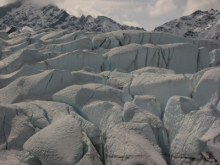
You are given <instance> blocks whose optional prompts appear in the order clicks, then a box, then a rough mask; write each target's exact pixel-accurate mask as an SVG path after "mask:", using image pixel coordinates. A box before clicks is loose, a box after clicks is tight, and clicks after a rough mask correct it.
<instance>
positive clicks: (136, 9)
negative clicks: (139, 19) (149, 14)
mask: <svg viewBox="0 0 220 165" xmlns="http://www.w3.org/2000/svg"><path fill="white" fill-rule="evenodd" d="M134 11H135V12H136V13H141V12H142V11H143V7H142V6H139V7H136V8H135V9H134Z"/></svg>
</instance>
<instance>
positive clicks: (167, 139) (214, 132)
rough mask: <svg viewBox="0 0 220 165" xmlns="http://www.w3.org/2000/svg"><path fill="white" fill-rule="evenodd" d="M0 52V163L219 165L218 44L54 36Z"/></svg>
mask: <svg viewBox="0 0 220 165" xmlns="http://www.w3.org/2000/svg"><path fill="white" fill-rule="evenodd" d="M106 26H107V25H106ZM106 28H108V27H106ZM2 35H3V36H4V35H5V34H4V33H2ZM0 43H1V46H0V50H1V51H0V73H1V74H0V164H9V165H16V164H22V165H28V164H29V165H30V164H31V165H32V164H33V165H35V164H36V165H40V164H45V165H50V164H51V165H55V164H77V165H84V164H91V165H92V164H96V165H99V164H100V165H102V164H106V165H112V164H114V165H115V164H130V165H134V164H158V165H163V164H170V165H176V164H185V165H192V164H198V165H202V164H205V165H210V164H211V163H212V162H215V163H218V164H219V163H220V160H219V159H220V158H219V155H220V154H219V153H220V152H219V149H220V147H219V130H220V121H219V118H220V103H219V98H220V92H219V91H220V89H219V87H220V85H219V79H220V68H219V67H218V65H219V64H218V63H219V47H218V46H219V43H217V42H214V41H206V40H190V39H185V38H180V37H176V36H172V35H169V34H163V33H154V32H145V31H127V30H126V31H115V32H109V33H91V32H86V31H75V32H74V31H71V30H56V29H43V30H41V31H38V32H34V33H31V34H29V35H17V36H14V35H13V37H12V35H10V36H9V38H8V39H7V38H6V39H5V38H3V37H1V38H0Z"/></svg>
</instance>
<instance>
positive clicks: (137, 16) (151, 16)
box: [0, 0, 220, 30]
mask: <svg viewBox="0 0 220 165" xmlns="http://www.w3.org/2000/svg"><path fill="white" fill-rule="evenodd" d="M9 1H13V0H0V5H1V6H2V5H4V4H7V3H8V2H9ZM29 1H34V2H37V3H41V4H42V3H45V2H46V3H49V2H54V3H55V4H57V6H59V7H60V8H62V9H65V10H67V12H68V13H69V14H71V15H75V16H77V17H80V16H81V15H82V14H84V15H92V16H93V17H97V16H99V15H104V16H108V17H110V18H112V19H113V20H115V21H117V22H118V23H121V24H127V25H132V26H138V27H143V28H145V29H146V30H153V29H154V28H155V27H157V26H159V25H162V24H164V23H165V22H168V21H171V20H173V19H176V18H180V17H181V16H183V15H188V14H191V13H192V12H194V11H196V10H204V11H207V10H210V9H211V8H213V9H215V10H220V0H29Z"/></svg>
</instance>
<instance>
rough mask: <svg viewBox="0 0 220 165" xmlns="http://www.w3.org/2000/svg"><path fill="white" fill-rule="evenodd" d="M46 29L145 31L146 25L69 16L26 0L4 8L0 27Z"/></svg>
mask: <svg viewBox="0 0 220 165" xmlns="http://www.w3.org/2000/svg"><path fill="white" fill-rule="evenodd" d="M44 28H54V29H70V30H85V31H93V32H110V31H116V30H144V29H143V28H138V27H133V26H127V25H121V24H119V23H117V22H115V21H114V20H112V19H110V18H108V17H105V16H98V17H97V18H93V17H92V16H90V15H88V16H84V15H82V16H81V17H80V18H78V17H75V16H71V15H69V14H68V13H67V12H66V11H65V10H62V9H59V8H58V7H57V6H56V5H54V4H50V5H46V6H37V5H34V4H31V3H29V2H28V1H26V0H18V1H16V2H14V3H11V4H8V5H6V6H2V7H0V30H7V31H8V33H13V32H18V33H19V32H20V33H21V32H32V31H37V30H40V29H44Z"/></svg>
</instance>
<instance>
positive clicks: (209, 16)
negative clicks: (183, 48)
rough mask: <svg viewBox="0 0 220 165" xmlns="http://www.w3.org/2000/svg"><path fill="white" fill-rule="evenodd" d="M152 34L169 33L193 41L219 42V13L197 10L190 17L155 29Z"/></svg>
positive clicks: (184, 17)
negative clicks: (213, 40)
mask: <svg viewBox="0 0 220 165" xmlns="http://www.w3.org/2000/svg"><path fill="white" fill-rule="evenodd" d="M154 32H163V33H169V34H173V35H176V36H180V37H185V38H193V39H218V40H220V11H219V10H214V9H211V10H210V11H201V10H198V11H196V12H194V13H192V14H191V15H188V16H183V17H181V18H180V19H175V20H173V21H170V22H167V23H165V24H163V25H162V26H159V27H156V28H155V29H154Z"/></svg>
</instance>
